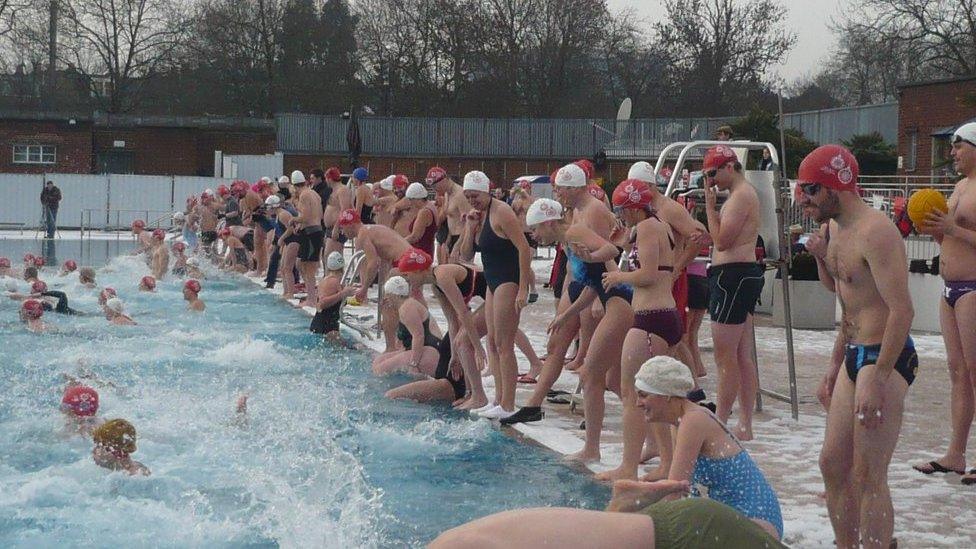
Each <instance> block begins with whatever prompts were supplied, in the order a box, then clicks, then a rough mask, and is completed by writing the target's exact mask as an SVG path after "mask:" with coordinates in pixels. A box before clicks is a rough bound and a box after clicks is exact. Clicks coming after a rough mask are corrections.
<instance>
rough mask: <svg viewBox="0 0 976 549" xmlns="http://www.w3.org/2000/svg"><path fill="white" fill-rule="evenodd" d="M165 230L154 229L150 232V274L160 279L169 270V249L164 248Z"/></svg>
mask: <svg viewBox="0 0 976 549" xmlns="http://www.w3.org/2000/svg"><path fill="white" fill-rule="evenodd" d="M165 240H166V231H164V230H162V229H156V230H154V231H153V232H152V274H153V276H154V277H156V280H162V279H163V277H164V276H166V272H167V271H169V250H167V249H166V244H164V243H163V242H164V241H165Z"/></svg>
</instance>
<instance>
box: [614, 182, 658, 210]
mask: <svg viewBox="0 0 976 549" xmlns="http://www.w3.org/2000/svg"><path fill="white" fill-rule="evenodd" d="M652 196H654V195H653V193H652V192H651V188H650V187H649V186H648V185H647V183H644V182H643V181H641V180H640V179H625V180H624V181H621V182H620V184H619V185H617V188H616V189H614V190H613V205H614V206H616V207H618V208H632V209H641V208H646V207H647V206H649V205H650V204H651V197H652Z"/></svg>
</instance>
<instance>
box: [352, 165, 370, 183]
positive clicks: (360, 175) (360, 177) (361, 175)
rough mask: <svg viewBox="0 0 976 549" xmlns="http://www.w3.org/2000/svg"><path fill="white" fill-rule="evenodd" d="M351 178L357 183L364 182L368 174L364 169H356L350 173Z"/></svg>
mask: <svg viewBox="0 0 976 549" xmlns="http://www.w3.org/2000/svg"><path fill="white" fill-rule="evenodd" d="M352 176H353V178H355V179H356V180H357V181H366V178H367V177H369V172H368V171H366V168H356V169H355V170H353V171H352Z"/></svg>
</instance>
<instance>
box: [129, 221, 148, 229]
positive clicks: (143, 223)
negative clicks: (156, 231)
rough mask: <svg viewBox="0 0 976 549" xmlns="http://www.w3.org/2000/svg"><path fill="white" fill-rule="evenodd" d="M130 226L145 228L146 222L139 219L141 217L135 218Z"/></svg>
mask: <svg viewBox="0 0 976 549" xmlns="http://www.w3.org/2000/svg"><path fill="white" fill-rule="evenodd" d="M132 228H133V229H145V228H146V222H145V221H143V220H141V219H136V220H135V221H133V222H132Z"/></svg>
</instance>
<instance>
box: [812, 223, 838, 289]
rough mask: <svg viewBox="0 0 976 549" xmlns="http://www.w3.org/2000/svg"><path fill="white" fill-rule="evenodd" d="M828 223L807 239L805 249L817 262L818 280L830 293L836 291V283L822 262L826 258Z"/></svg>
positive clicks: (825, 264)
mask: <svg viewBox="0 0 976 549" xmlns="http://www.w3.org/2000/svg"><path fill="white" fill-rule="evenodd" d="M829 223H830V222H829V221H828V222H827V223H824V224H823V225H821V226H820V231H819V232H818V233H817V234H814V235H811V236H810V238H808V239H807V243H806V249H807V251H808V252H810V255H812V256H813V258H814V259H815V260H816V261H817V275H818V277H819V278H820V283H821V284H823V286H824V287H825V288H827V289H828V290H830V291H831V292H836V291H837V283H836V281H835V280H834V277H833V276H831V274H830V271H829V270H827V263H826V262H825V261H824V260H825V258H826V257H827V244H828V242H827V234H829V233H828V231H829V230H830V225H829Z"/></svg>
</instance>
